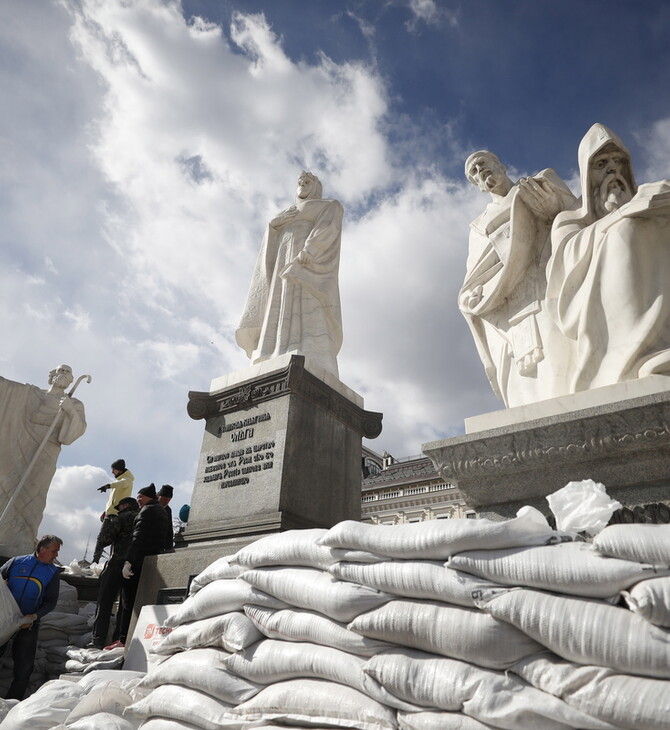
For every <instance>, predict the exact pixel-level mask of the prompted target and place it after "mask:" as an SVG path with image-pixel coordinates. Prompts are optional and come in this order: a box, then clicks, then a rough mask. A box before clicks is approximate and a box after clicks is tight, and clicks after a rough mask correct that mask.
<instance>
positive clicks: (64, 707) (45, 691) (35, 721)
mask: <svg viewBox="0 0 670 730" xmlns="http://www.w3.org/2000/svg"><path fill="white" fill-rule="evenodd" d="M0 582H1V581H0ZM84 692H85V690H84V689H83V688H82V687H80V686H79V685H78V684H76V683H75V682H68V681H67V680H65V679H54V680H52V681H50V682H47V683H46V684H43V685H42V686H41V687H40V688H39V689H38V690H37V692H35V694H33V695H31V696H30V697H28V698H27V699H25V700H23V702H19V704H18V705H15V706H14V707H12V709H11V710H10V711H9V712H8V713H7V716H6V717H5V719H4V720H3V722H2V730H50V729H51V728H52V727H53V726H54V725H58V723H61V722H63V721H64V720H65V719H66V718H67V716H68V715H69V714H70V712H71V711H72V709H73V708H74V707H75V706H76V705H77V704H78V703H79V700H80V699H81V697H83V695H84Z"/></svg>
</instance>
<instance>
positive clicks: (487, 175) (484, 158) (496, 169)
mask: <svg viewBox="0 0 670 730" xmlns="http://www.w3.org/2000/svg"><path fill="white" fill-rule="evenodd" d="M467 172H468V177H469V178H470V180H471V181H472V183H473V184H474V185H476V186H477V187H478V188H479V189H480V190H481V191H482V192H483V193H494V194H496V195H504V194H505V193H507V190H508V189H509V185H508V178H507V172H506V171H505V168H504V167H503V165H502V163H501V162H500V160H498V158H497V157H495V155H492V154H490V153H482V154H481V155H477V156H476V157H474V158H473V159H472V160H470V163H469V165H468V171H467Z"/></svg>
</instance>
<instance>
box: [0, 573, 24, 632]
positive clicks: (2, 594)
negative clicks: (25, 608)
mask: <svg viewBox="0 0 670 730" xmlns="http://www.w3.org/2000/svg"><path fill="white" fill-rule="evenodd" d="M21 624H23V614H22V613H21V611H20V610H19V606H18V604H17V603H16V601H15V600H14V596H13V595H12V594H11V591H10V590H9V588H8V587H7V584H6V583H5V581H4V580H0V646H4V644H6V643H7V642H8V641H9V640H10V638H11V637H12V636H14V634H15V633H16V632H17V631H18V630H19V629H20V628H21Z"/></svg>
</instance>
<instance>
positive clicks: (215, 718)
mask: <svg viewBox="0 0 670 730" xmlns="http://www.w3.org/2000/svg"><path fill="white" fill-rule="evenodd" d="M230 707H231V705H227V704H226V703H225V702H222V701H221V700H215V699H214V698H213V697H210V696H209V695H206V694H205V693H204V692H198V691H197V690H194V689H187V688H186V687H179V686H177V685H174V684H164V685H163V686H161V687H157V688H156V689H155V690H154V691H153V692H151V694H149V695H147V696H146V697H145V698H144V699H142V700H140V701H139V702H135V704H133V705H130V707H129V708H128V709H127V710H126V712H127V713H134V714H135V715H139V716H140V717H154V716H158V717H164V718H167V719H169V720H177V721H179V722H186V723H191V724H193V725H195V726H196V727H198V728H203V730H220V728H221V726H222V725H225V724H226V723H225V722H224V712H226V711H227V710H229V709H230ZM131 717H132V715H131ZM3 730H4V728H3Z"/></svg>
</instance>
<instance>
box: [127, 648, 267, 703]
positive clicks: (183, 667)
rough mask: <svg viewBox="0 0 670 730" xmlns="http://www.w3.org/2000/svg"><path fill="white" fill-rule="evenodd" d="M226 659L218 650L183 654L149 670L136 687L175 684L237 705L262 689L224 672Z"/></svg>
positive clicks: (238, 676) (195, 650) (175, 655)
mask: <svg viewBox="0 0 670 730" xmlns="http://www.w3.org/2000/svg"><path fill="white" fill-rule="evenodd" d="M229 656H231V655H230V654H228V653H227V652H224V651H222V650H221V649H190V650H189V651H183V652H181V653H180V654H174V655H173V656H171V657H168V658H167V659H166V660H165V661H164V662H161V663H160V664H158V665H157V666H155V667H152V668H151V669H150V670H149V672H148V673H147V675H146V677H145V678H144V679H143V680H142V681H141V682H140V684H139V686H140V687H141V688H152V687H160V686H161V685H168V684H176V685H180V686H181V687H188V688H189V689H195V690H197V691H198V692H204V693H205V694H206V695H209V696H210V697H214V698H215V699H218V700H222V701H223V702H226V703H229V704H233V705H237V704H239V703H240V702H244V701H245V700H248V699H250V698H251V697H253V696H254V695H255V694H257V693H258V692H259V691H260V690H261V689H262V687H261V686H260V685H258V684H256V683H254V682H250V681H248V680H247V679H244V678H243V677H242V676H241V675H235V674H232V673H231V672H230V671H228V669H227V666H226V661H225V660H226V658H227V657H229Z"/></svg>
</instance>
